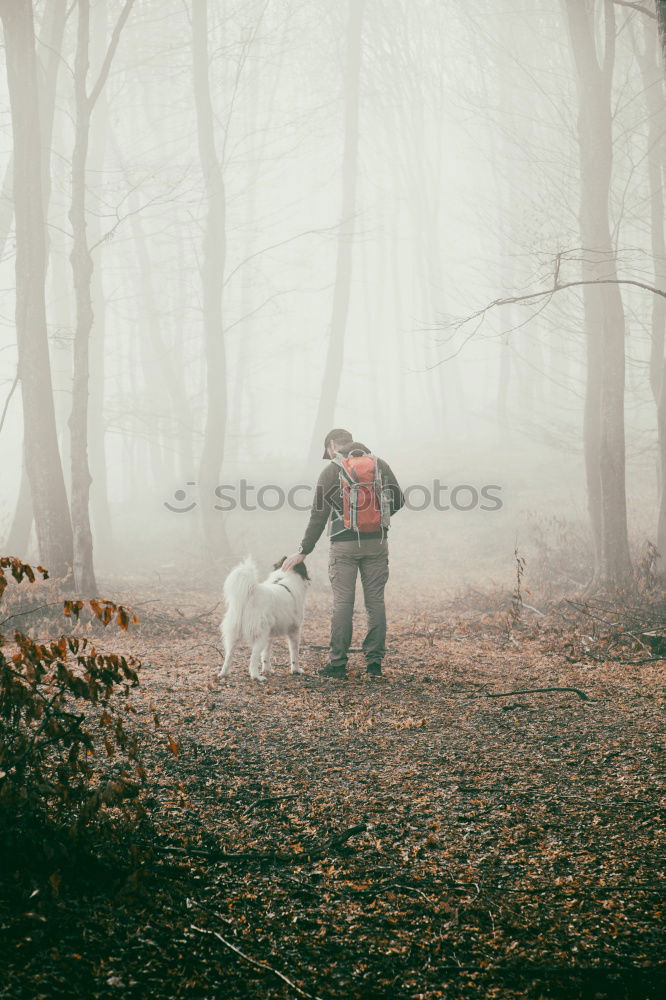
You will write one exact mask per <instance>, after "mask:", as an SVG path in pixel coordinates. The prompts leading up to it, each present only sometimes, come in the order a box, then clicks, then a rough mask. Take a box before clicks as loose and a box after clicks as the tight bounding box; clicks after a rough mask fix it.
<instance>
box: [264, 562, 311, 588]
mask: <svg viewBox="0 0 666 1000" xmlns="http://www.w3.org/2000/svg"><path fill="white" fill-rule="evenodd" d="M286 558H287V557H286V556H282V559H280V561H279V562H276V563H274V564H273V569H282V563H283V562H284V561H285V560H286ZM290 572H291V573H298V575H299V576H300V577H301V579H302V580H307V581H308V582H309V580H310V577H309V576H308V571H307V569H306V566H305V563H304V562H299V563H296V565H295V566H292V567H291V570H290Z"/></svg>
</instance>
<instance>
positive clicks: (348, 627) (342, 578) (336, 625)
mask: <svg viewBox="0 0 666 1000" xmlns="http://www.w3.org/2000/svg"><path fill="white" fill-rule="evenodd" d="M354 544H355V543H353V542H332V543H331V554H330V556H329V561H328V576H329V579H330V581H331V587H332V588H333V621H332V623H331V662H330V666H331V667H332V668H333V669H338V670H345V669H346V667H347V657H348V655H349V647H350V646H351V639H352V624H353V616H354V594H355V592H356V573H357V569H358V558H359V555H358V553H356V552H355V551H354V548H353V545H354Z"/></svg>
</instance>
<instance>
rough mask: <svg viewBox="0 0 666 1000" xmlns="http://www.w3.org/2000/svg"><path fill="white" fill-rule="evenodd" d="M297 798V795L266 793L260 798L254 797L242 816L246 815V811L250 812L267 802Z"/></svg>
mask: <svg viewBox="0 0 666 1000" xmlns="http://www.w3.org/2000/svg"><path fill="white" fill-rule="evenodd" d="M297 798H299V796H298V795H266V796H264V798H262V799H255V800H254V802H250V804H249V806H248V807H247V809H246V810H245V812H244V813H243V816H247V815H248V813H251V812H252V810H253V809H255V808H256V807H257V806H263V805H266V804H267V803H269V802H280V801H283V800H284V799H297Z"/></svg>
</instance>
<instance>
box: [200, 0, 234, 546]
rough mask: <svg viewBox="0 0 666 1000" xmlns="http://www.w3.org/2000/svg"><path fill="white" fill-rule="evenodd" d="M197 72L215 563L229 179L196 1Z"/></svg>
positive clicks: (208, 524)
mask: <svg viewBox="0 0 666 1000" xmlns="http://www.w3.org/2000/svg"><path fill="white" fill-rule="evenodd" d="M192 71H193V80H194V103H195V107H196V115H197V138H198V146H199V160H200V163H201V170H202V173H203V177H204V183H205V187H206V204H207V210H206V222H205V227H204V238H203V260H202V263H201V284H202V291H203V324H204V341H205V352H206V422H205V427H204V439H203V448H202V451H201V462H200V466H199V487H200V490H201V495H202V496H203V498H204V502H203V505H202V522H203V531H204V539H205V543H206V551H207V553H208V554H209V555H210V556H212V557H213V558H215V557H219V556H221V555H222V554H223V552H224V550H225V548H226V542H225V536H224V529H223V527H221V525H220V519H219V516H216V512H215V509H214V506H213V499H214V490H215V488H216V486H217V485H218V482H219V475H220V470H221V469H222V463H223V461H224V453H225V435H226V424H227V371H226V361H225V343H224V323H223V316H222V287H223V281H224V268H225V261H226V231H225V220H226V197H225V188H224V174H223V171H222V166H221V163H220V160H219V157H218V153H217V148H216V144H215V117H214V115H213V106H212V102H211V95H210V80H209V76H208V0H192Z"/></svg>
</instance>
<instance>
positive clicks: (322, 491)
mask: <svg viewBox="0 0 666 1000" xmlns="http://www.w3.org/2000/svg"><path fill="white" fill-rule="evenodd" d="M329 468H330V467H329V466H327V468H325V469H324V470H323V472H322V473H321V475H320V476H319V479H318V480H317V485H316V486H315V495H314V500H313V501H312V507H311V508H310V520H309V521H308V526H307V528H306V529H305V534H304V535H303V541H302V542H301V544H300V547H299V550H298V552H295V553H294V554H293V555H291V556H289V557H288V559H286V560H285V562H284V563H283V564H282V569H283V570H284V571H285V573H286V572H287V570H290V569H291V568H292V566H295V565H296V563H299V562H303V560H304V559H305V557H306V556H309V555H310V553H311V552H312V550H313V549H314V547H315V545H316V544H317V542H318V541H319V539H320V537H321V534H322V532H323V530H324V528H325V527H326V522H327V520H328V514H329V510H330V501H329V498H328V491H329V490H330V482H329V479H330V474H329Z"/></svg>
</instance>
